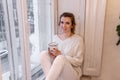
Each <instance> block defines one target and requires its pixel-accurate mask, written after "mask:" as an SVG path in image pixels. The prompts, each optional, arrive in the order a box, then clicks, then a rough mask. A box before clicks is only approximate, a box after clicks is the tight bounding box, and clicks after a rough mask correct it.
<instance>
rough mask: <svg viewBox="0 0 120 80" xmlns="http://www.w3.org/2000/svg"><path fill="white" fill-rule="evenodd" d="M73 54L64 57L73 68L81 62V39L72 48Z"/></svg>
mask: <svg viewBox="0 0 120 80" xmlns="http://www.w3.org/2000/svg"><path fill="white" fill-rule="evenodd" d="M74 52H75V53H74V54H75V55H73V56H69V55H66V56H65V57H66V58H67V59H68V60H69V62H70V63H71V64H72V66H75V67H78V66H81V65H82V62H83V52H84V44H83V39H82V38H80V40H79V41H78V42H77V43H76V45H75V46H74Z"/></svg>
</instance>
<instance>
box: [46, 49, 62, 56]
mask: <svg viewBox="0 0 120 80" xmlns="http://www.w3.org/2000/svg"><path fill="white" fill-rule="evenodd" d="M48 53H49V55H50V56H51V57H52V58H55V57H56V56H58V55H60V54H61V52H60V51H59V50H58V49H57V48H53V50H50V48H48Z"/></svg>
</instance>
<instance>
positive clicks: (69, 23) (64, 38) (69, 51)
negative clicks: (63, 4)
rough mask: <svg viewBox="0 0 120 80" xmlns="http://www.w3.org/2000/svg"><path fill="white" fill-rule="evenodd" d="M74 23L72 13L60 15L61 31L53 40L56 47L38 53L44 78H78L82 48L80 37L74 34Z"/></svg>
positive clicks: (48, 79)
mask: <svg viewBox="0 0 120 80" xmlns="http://www.w3.org/2000/svg"><path fill="white" fill-rule="evenodd" d="M75 25H76V23H75V17H74V15H73V14H72V13H69V12H65V13H63V14H62V15H61V16H60V22H59V27H60V28H61V29H62V33H60V34H57V35H55V36H54V40H53V41H54V42H55V43H57V44H58V47H57V48H54V49H53V50H50V49H48V51H43V52H42V53H41V55H40V59H41V60H40V62H41V66H42V69H43V72H44V73H45V76H46V78H45V80H80V76H81V75H82V72H81V65H82V62H83V50H84V48H83V39H82V37H80V36H79V35H77V34H75Z"/></svg>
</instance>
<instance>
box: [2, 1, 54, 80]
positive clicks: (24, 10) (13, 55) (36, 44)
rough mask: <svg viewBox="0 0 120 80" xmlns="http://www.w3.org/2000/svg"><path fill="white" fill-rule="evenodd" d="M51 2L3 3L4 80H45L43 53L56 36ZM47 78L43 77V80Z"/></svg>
mask: <svg viewBox="0 0 120 80" xmlns="http://www.w3.org/2000/svg"><path fill="white" fill-rule="evenodd" d="M53 3H54V2H52V1H51V0H0V60H1V69H2V72H0V73H1V74H2V75H0V76H1V77H2V80H36V79H37V78H38V77H39V78H40V76H41V79H40V80H43V79H42V78H44V76H43V72H42V71H41V68H40V64H39V54H40V51H42V50H44V49H47V46H48V43H49V42H50V41H51V40H52V35H53V34H54V28H53V23H54V22H53V20H54V15H53V13H54V10H53V8H54V7H53V5H54V4H53ZM42 76H43V77H42Z"/></svg>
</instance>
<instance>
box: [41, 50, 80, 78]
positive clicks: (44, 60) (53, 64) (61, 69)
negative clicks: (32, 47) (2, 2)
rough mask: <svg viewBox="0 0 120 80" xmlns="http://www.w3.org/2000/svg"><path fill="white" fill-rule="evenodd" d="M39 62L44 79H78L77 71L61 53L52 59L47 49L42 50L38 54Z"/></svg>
mask: <svg viewBox="0 0 120 80" xmlns="http://www.w3.org/2000/svg"><path fill="white" fill-rule="evenodd" d="M40 62H41V67H42V69H43V72H44V73H45V76H46V79H45V80H79V79H78V76H77V72H76V71H75V70H74V69H73V67H72V65H71V64H70V63H69V62H68V60H67V59H66V58H65V56H63V55H59V56H57V57H56V58H55V59H54V60H52V59H51V58H50V56H49V54H48V53H47V51H44V52H42V53H41V54H40Z"/></svg>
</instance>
